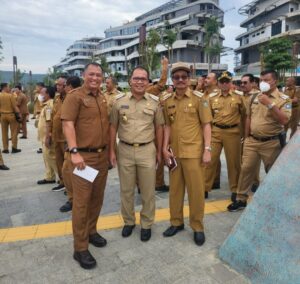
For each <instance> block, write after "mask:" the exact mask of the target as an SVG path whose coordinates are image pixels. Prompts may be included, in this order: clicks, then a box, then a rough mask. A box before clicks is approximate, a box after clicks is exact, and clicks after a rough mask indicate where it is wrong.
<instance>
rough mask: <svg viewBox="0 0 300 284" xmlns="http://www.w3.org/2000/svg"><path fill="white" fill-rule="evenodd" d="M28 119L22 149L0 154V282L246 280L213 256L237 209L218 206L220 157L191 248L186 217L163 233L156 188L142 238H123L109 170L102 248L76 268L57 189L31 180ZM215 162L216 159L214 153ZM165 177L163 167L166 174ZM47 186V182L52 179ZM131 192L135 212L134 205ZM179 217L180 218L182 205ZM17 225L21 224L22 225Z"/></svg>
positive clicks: (39, 171)
mask: <svg viewBox="0 0 300 284" xmlns="http://www.w3.org/2000/svg"><path fill="white" fill-rule="evenodd" d="M35 137H36V129H35V128H34V127H33V121H32V120H31V121H30V123H29V139H27V140H20V148H21V149H22V152H21V153H19V154H14V155H13V154H8V155H5V154H3V157H4V160H5V163H6V164H7V165H8V166H9V167H10V168H11V170H10V171H5V172H4V171H0V216H1V218H0V251H1V258H0V283H1V284H2V283H124V282H129V283H205V284H206V283H222V284H223V283H226V284H227V283H228V284H229V283H232V284H233V283H239V284H240V283H241V284H243V283H248V282H247V280H245V279H244V277H243V276H241V275H239V274H238V273H236V272H235V271H233V270H231V269H230V268H228V267H227V266H226V265H225V264H224V263H222V262H221V261H220V260H219V258H218V248H219V246H220V245H221V244H222V243H223V241H224V240H225V238H226V237H227V236H228V234H229V232H230V230H231V228H232V227H233V226H234V224H235V223H236V221H237V219H238V218H239V216H240V214H239V213H237V214H232V213H228V212H226V206H227V204H228V198H229V196H230V193H229V191H228V184H227V179H226V175H227V170H226V163H225V162H224V161H223V163H222V182H221V185H222V186H221V187H222V189H221V190H216V191H213V192H212V193H211V194H210V198H209V199H208V201H207V205H206V216H205V228H206V229H205V230H206V237H207V241H206V243H205V245H204V246H203V247H200V248H199V247H197V246H196V245H195V244H194V242H193V239H192V231H191V229H190V228H189V226H188V220H186V230H184V231H183V232H180V233H179V234H178V235H176V236H175V237H173V238H170V239H166V238H163V236H162V232H163V231H164V230H165V228H166V227H167V226H168V224H169V223H168V221H167V220H168V219H169V210H168V194H167V193H158V194H156V204H157V209H158V210H157V212H156V223H155V225H154V226H153V236H152V238H151V240H150V241H149V242H147V243H142V242H141V241H140V240H139V226H137V228H136V229H135V231H134V234H133V235H132V236H131V237H130V238H128V239H123V238H122V237H121V234H120V227H121V226H122V220H121V217H120V215H119V208H120V198H119V181H118V177H117V172H116V170H115V169H114V170H112V171H110V172H109V178H108V183H107V188H106V195H105V201H104V207H103V210H102V213H101V218H100V219H99V222H98V229H99V230H100V233H101V234H102V235H103V236H104V237H105V238H107V240H108V246H107V247H105V248H101V249H96V248H93V247H91V252H92V253H93V255H94V256H95V258H96V259H97V261H98V266H97V268H96V269H94V270H92V271H84V270H83V269H81V268H80V267H79V266H78V264H77V263H76V262H75V261H73V259H72V251H73V249H72V236H71V235H70V234H71V222H70V214H69V213H60V212H59V210H58V209H59V207H60V206H61V205H62V204H63V203H64V202H65V201H66V197H65V196H64V194H63V192H51V185H44V186H40V185H37V184H36V181H37V180H38V179H41V178H43V171H44V165H43V160H42V155H40V154H37V153H36V150H37V148H38V147H39V144H38V142H37V141H36V139H35ZM222 160H223V158H222ZM165 176H166V180H167V179H168V178H167V172H166V175H165ZM52 186H53V185H52ZM140 203H141V202H140V198H139V196H138V195H137V196H136V204H137V206H136V210H137V211H139V209H140ZM185 215H186V216H188V210H187V208H186V210H185ZM24 226H25V227H24Z"/></svg>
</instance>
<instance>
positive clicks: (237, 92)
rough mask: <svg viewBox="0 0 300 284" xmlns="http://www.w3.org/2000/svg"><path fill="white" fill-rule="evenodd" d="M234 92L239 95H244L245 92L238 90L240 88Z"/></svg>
mask: <svg viewBox="0 0 300 284" xmlns="http://www.w3.org/2000/svg"><path fill="white" fill-rule="evenodd" d="M234 93H235V94H236V95H239V96H243V95H244V93H243V92H241V91H238V90H235V91H234Z"/></svg>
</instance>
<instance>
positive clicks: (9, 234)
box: [0, 200, 230, 243]
mask: <svg viewBox="0 0 300 284" xmlns="http://www.w3.org/2000/svg"><path fill="white" fill-rule="evenodd" d="M229 203H230V201H229V200H219V201H213V202H207V203H206V204H205V214H212V213H218V212H225V211H226V210H227V209H226V208H227V206H228V204H229ZM188 216H189V208H188V206H185V207H184V217H188ZM169 219H170V213H169V208H164V209H157V210H156V212H155V221H156V222H162V221H167V220H169ZM139 220H140V216H139V213H136V221H137V223H139ZM123 224H124V223H123V220H122V217H121V215H110V216H102V217H100V218H99V220H98V224H97V229H98V230H109V229H114V228H120V227H122V226H123ZM71 234H72V222H71V221H65V222H58V223H50V224H40V225H34V226H26V227H15V228H6V229H0V243H9V242H17V241H26V240H33V239H42V238H50V237H61V236H65V235H71Z"/></svg>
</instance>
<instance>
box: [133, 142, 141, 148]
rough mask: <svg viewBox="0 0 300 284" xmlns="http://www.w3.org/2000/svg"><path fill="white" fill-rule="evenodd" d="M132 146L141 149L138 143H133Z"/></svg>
mask: <svg viewBox="0 0 300 284" xmlns="http://www.w3.org/2000/svg"><path fill="white" fill-rule="evenodd" d="M132 145H133V147H140V144H138V143H133V144H132Z"/></svg>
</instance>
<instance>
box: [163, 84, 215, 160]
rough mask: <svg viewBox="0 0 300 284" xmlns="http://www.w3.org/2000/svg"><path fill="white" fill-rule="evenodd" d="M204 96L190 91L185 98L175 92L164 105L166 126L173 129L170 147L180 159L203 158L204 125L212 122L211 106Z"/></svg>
mask: <svg viewBox="0 0 300 284" xmlns="http://www.w3.org/2000/svg"><path fill="white" fill-rule="evenodd" d="M196 94H197V95H196ZM202 96H203V94H202V93H199V92H197V91H192V90H190V89H188V90H187V91H186V93H185V94H184V96H183V97H178V96H176V92H174V93H173V94H172V96H171V97H169V98H168V99H166V101H165V103H164V116H165V121H166V125H168V126H170V127H171V136H170V145H171V148H172V150H173V152H174V154H175V156H176V157H178V158H201V157H202V154H203V131H202V124H205V123H210V122H211V121H212V116H211V112H210V109H209V104H208V102H207V101H206V100H204V99H203V98H202Z"/></svg>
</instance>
